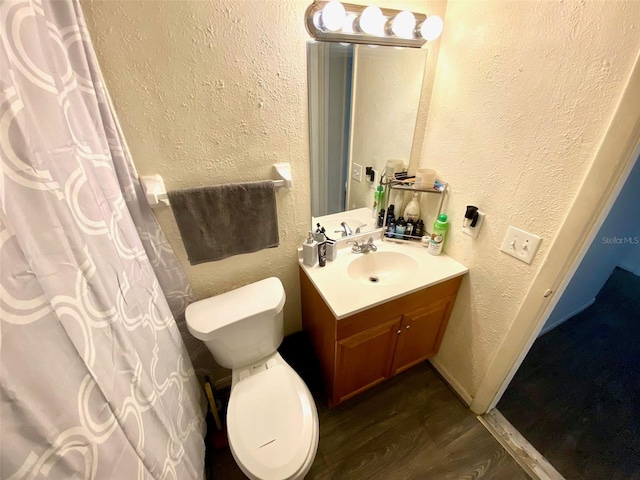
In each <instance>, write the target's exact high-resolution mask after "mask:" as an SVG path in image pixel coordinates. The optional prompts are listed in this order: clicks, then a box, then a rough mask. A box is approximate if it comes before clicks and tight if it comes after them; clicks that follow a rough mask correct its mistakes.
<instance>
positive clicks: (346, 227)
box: [334, 222, 353, 237]
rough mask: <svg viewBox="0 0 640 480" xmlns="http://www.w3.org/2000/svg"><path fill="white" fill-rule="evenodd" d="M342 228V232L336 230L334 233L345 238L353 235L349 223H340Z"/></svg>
mask: <svg viewBox="0 0 640 480" xmlns="http://www.w3.org/2000/svg"><path fill="white" fill-rule="evenodd" d="M340 226H341V227H342V230H336V231H335V232H334V233H341V234H342V236H343V237H348V236H349V235H353V230H351V228H350V227H349V225H347V222H340Z"/></svg>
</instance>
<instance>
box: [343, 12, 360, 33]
mask: <svg viewBox="0 0 640 480" xmlns="http://www.w3.org/2000/svg"><path fill="white" fill-rule="evenodd" d="M356 17H357V15H356V14H355V13H349V14H347V16H346V17H345V18H344V25H343V26H342V32H343V33H353V28H354V27H353V26H354V25H355V23H356Z"/></svg>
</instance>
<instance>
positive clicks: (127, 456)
mask: <svg viewBox="0 0 640 480" xmlns="http://www.w3.org/2000/svg"><path fill="white" fill-rule="evenodd" d="M0 146H1V148H0V167H1V171H0V394H1V397H0V478H2V479H3V480H4V479H7V480H8V479H11V480H17V479H38V478H50V479H78V478H85V479H127V480H128V479H136V478H137V479H162V478H173V479H180V480H183V479H196V478H202V475H203V459H204V444H203V430H204V420H203V408H202V407H203V404H202V396H201V394H200V389H199V384H198V381H197V379H196V377H195V375H194V372H193V367H192V364H191V361H190V360H189V357H188V355H187V353H186V350H185V346H184V343H183V341H182V339H181V335H180V332H179V330H178V327H177V325H176V321H175V319H174V317H175V316H178V317H179V316H181V315H182V313H183V310H184V307H185V305H186V303H188V302H189V301H190V300H192V298H193V296H192V293H191V290H190V288H189V286H188V284H187V282H186V279H185V277H184V274H183V272H182V270H181V269H180V266H179V264H178V263H177V260H176V258H175V256H174V255H173V252H172V251H171V249H170V248H169V246H168V244H167V242H166V240H165V239H164V237H163V235H162V232H161V231H160V229H159V227H158V225H157V223H156V221H155V218H154V217H153V214H152V213H151V211H150V209H149V207H148V205H147V204H146V203H145V200H144V195H143V194H142V191H141V189H140V185H139V183H138V181H137V174H136V171H135V168H134V166H133V164H132V162H131V160H130V158H129V156H128V153H127V149H126V146H125V145H124V142H123V139H122V136H121V132H120V131H119V128H118V125H117V122H116V121H115V117H114V115H113V112H112V110H111V108H110V103H109V100H108V97H107V92H106V90H105V88H104V85H103V83H102V80H101V76H100V72H99V70H98V66H97V61H96V58H95V54H94V52H93V49H92V46H91V43H90V40H89V36H88V34H87V30H86V26H85V23H84V20H83V17H82V12H81V9H80V5H79V3H78V2H77V1H73V0H58V1H46V0H44V1H43V0H3V1H2V2H0Z"/></svg>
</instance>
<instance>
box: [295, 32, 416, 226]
mask: <svg viewBox="0 0 640 480" xmlns="http://www.w3.org/2000/svg"><path fill="white" fill-rule="evenodd" d="M426 59H427V50H426V49H417V48H397V47H382V46H376V47H374V46H370V45H353V44H340V43H328V42H308V43H307V68H308V71H307V73H308V85H309V87H308V88H309V141H310V157H311V208H312V217H314V224H313V225H315V222H316V217H324V216H325V215H332V214H337V213H340V212H344V211H349V212H350V213H353V215H350V218H351V217H353V221H354V222H356V223H357V222H360V223H367V224H368V225H369V227H372V226H373V225H374V218H373V215H372V207H373V194H374V191H375V188H376V187H377V186H378V184H379V181H380V175H381V174H382V173H384V170H385V166H386V162H387V161H388V160H402V162H403V163H404V164H405V166H406V167H408V169H409V170H410V171H414V170H415V167H416V166H417V163H418V160H419V159H418V157H419V154H420V152H419V151H413V152H412V150H414V132H415V128H416V119H417V117H418V112H419V110H420V115H423V114H424V115H426V111H425V110H426V108H425V106H424V105H422V106H421V97H423V98H424V97H426V95H423V90H424V87H423V79H424V72H425V67H426ZM424 103H426V101H425V102H424ZM415 150H418V149H415ZM367 167H371V168H372V169H373V171H374V172H375V178H374V180H373V181H371V180H370V178H369V177H368V176H367V175H366V168H367ZM354 170H355V171H356V172H360V173H359V174H356V176H358V177H359V178H357V179H356V178H354V175H352V174H353V172H354ZM356 219H358V220H356ZM347 223H348V222H347ZM338 225H339V222H338ZM356 226H357V225H356ZM327 230H328V231H333V230H331V229H330V228H329V227H327Z"/></svg>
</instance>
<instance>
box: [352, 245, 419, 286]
mask: <svg viewBox="0 0 640 480" xmlns="http://www.w3.org/2000/svg"><path fill="white" fill-rule="evenodd" d="M417 271H418V262H416V260H414V259H413V258H412V257H410V256H409V255H406V254H404V253H400V252H371V253H364V254H362V256H359V257H358V258H356V259H355V260H353V261H352V262H351V263H350V264H349V266H348V267H347V274H348V275H349V277H351V278H352V279H353V280H356V281H359V282H364V283H367V284H379V285H392V284H395V283H398V282H402V281H403V280H406V279H407V277H411V276H412V275H414V274H415V273H416V272H417Z"/></svg>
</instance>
